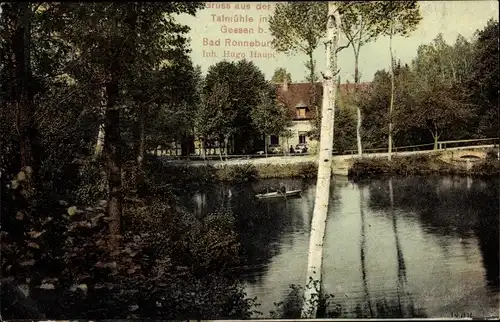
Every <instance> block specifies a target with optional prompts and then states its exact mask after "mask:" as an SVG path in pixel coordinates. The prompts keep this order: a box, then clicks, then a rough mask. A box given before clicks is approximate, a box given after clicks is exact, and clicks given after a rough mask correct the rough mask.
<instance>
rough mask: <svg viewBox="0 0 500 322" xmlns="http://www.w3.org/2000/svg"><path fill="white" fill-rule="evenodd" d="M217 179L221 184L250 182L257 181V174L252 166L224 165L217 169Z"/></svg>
mask: <svg viewBox="0 0 500 322" xmlns="http://www.w3.org/2000/svg"><path fill="white" fill-rule="evenodd" d="M217 178H218V179H219V180H220V181H223V182H233V183H243V182H252V181H255V180H257V178H258V172H257V168H256V167H255V166H254V165H253V164H242V165H235V166H231V165H224V166H222V167H220V168H217Z"/></svg>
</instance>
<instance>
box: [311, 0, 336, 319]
mask: <svg viewBox="0 0 500 322" xmlns="http://www.w3.org/2000/svg"><path fill="white" fill-rule="evenodd" d="M339 31H340V14H339V13H338V11H337V6H336V5H335V3H334V2H328V21H327V42H326V43H325V45H326V74H325V76H324V80H323V108H322V119H321V136H320V151H319V160H318V161H319V166H318V180H317V184H316V199H315V202H314V212H313V216H312V222H311V235H310V240H309V256H308V260H307V279H306V287H305V290H304V303H303V307H302V317H303V318H315V317H316V313H317V310H318V304H319V297H320V291H321V287H320V285H321V273H322V264H323V240H324V236H325V228H326V218H327V213H328V203H329V197H330V179H331V172H332V167H331V159H332V148H333V127H334V116H335V114H334V108H335V96H336V87H335V86H334V76H335V74H336V71H337V47H338V38H339Z"/></svg>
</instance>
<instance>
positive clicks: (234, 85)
mask: <svg viewBox="0 0 500 322" xmlns="http://www.w3.org/2000/svg"><path fill="white" fill-rule="evenodd" d="M275 97H276V93H275V92H274V88H273V87H272V86H271V85H270V84H269V83H268V82H266V80H265V77H264V74H263V73H262V71H260V70H259V69H258V68H257V67H256V66H255V64H254V63H252V62H250V61H247V60H241V61H238V62H236V63H234V62H227V61H222V62H219V63H217V64H215V65H213V66H211V67H210V68H209V70H208V73H207V76H206V78H205V80H204V87H203V104H202V105H201V106H200V108H199V110H198V113H197V117H196V119H197V121H196V124H197V125H196V128H197V132H199V133H200V134H201V136H202V137H205V138H206V139H218V140H219V142H221V140H223V139H226V140H228V139H233V143H234V149H235V151H234V152H235V153H242V152H243V151H246V152H247V153H248V152H251V151H253V150H254V149H256V148H257V147H256V146H255V144H256V143H257V142H254V139H253V138H256V137H259V129H258V128H256V125H257V126H259V127H261V126H262V124H261V123H260V122H257V123H256V122H253V121H252V115H253V116H258V117H259V121H262V120H264V119H265V120H266V121H269V124H271V125H270V126H265V127H266V128H267V127H269V128H271V127H272V128H273V130H275V131H278V133H279V132H281V131H282V130H283V129H284V128H285V127H286V126H287V123H286V122H285V123H280V122H283V121H284V118H283V117H282V116H283V113H281V110H280V108H278V106H275V104H273V102H274V100H275ZM263 107H273V108H270V109H269V110H264V109H263ZM256 110H257V111H258V112H255V111H256ZM276 116H279V117H280V118H279V119H276Z"/></svg>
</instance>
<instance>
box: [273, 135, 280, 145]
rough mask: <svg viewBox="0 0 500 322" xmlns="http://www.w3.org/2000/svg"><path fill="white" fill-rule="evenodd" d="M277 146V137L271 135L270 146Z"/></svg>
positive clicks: (278, 141) (278, 142) (278, 139)
mask: <svg viewBox="0 0 500 322" xmlns="http://www.w3.org/2000/svg"><path fill="white" fill-rule="evenodd" d="M278 144H280V138H279V136H276V135H271V145H278Z"/></svg>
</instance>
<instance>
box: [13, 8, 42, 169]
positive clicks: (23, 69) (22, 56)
mask: <svg viewBox="0 0 500 322" xmlns="http://www.w3.org/2000/svg"><path fill="white" fill-rule="evenodd" d="M11 5H12V6H13V9H14V10H13V17H14V21H13V25H14V34H13V36H12V47H13V54H14V55H13V56H14V61H15V85H14V87H15V89H14V97H13V98H14V102H15V106H16V108H17V128H18V131H19V135H20V137H19V139H20V156H21V160H20V161H21V162H20V163H21V164H20V165H21V168H23V167H27V166H29V167H31V168H32V169H33V170H34V172H35V174H36V173H37V172H38V166H39V155H38V152H39V151H38V148H37V145H38V141H37V139H38V133H37V129H36V125H35V122H34V114H35V108H34V103H33V90H32V84H31V83H32V78H33V76H32V70H31V55H30V52H31V21H32V14H33V12H32V10H31V4H30V3H29V2H19V3H17V2H16V3H12V4H11Z"/></svg>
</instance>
